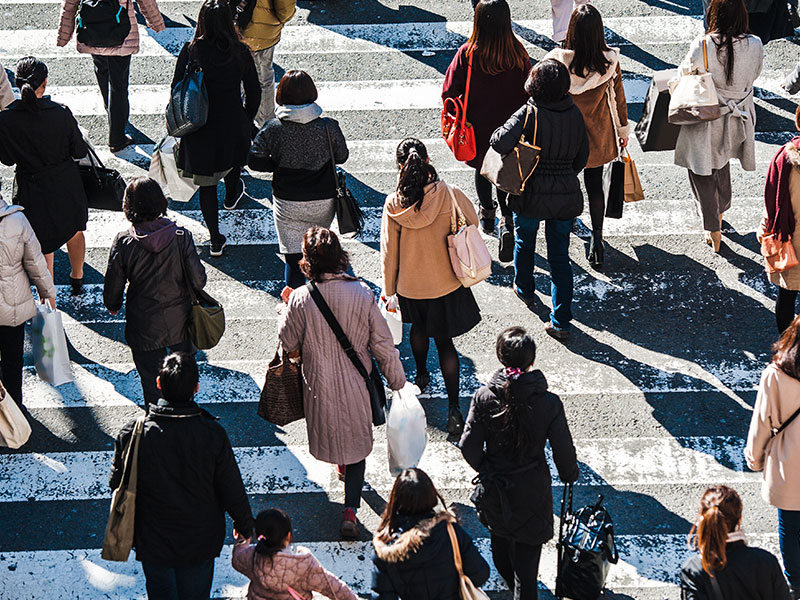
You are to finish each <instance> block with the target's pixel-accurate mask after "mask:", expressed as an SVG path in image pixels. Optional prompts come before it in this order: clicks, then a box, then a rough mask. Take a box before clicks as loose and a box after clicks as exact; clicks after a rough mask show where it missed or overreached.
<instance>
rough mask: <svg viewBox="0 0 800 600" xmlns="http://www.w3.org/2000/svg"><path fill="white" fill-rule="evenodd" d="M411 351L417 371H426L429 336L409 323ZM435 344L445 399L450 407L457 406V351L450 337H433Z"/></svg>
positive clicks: (458, 366)
mask: <svg viewBox="0 0 800 600" xmlns="http://www.w3.org/2000/svg"><path fill="white" fill-rule="evenodd" d="M409 337H410V340H411V353H412V354H413V355H414V362H415V363H416V364H417V373H420V372H423V371H427V370H428V368H427V362H428V347H429V344H430V338H429V337H428V336H427V332H424V331H420V330H419V328H417V327H415V326H414V325H413V324H412V325H411V333H410V334H409ZM433 341H434V343H435V344H436V351H437V352H438V353H439V367H440V368H441V369H442V378H443V379H444V387H445V390H447V400H448V402H449V403H450V406H451V407H454V406H458V394H459V390H458V375H459V368H460V365H459V361H458V351H457V350H456V347H455V345H453V339H452V338H433Z"/></svg>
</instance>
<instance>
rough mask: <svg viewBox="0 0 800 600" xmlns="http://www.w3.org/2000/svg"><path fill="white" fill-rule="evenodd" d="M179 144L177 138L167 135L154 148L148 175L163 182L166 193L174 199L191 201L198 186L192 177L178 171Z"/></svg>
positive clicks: (162, 186) (162, 185)
mask: <svg viewBox="0 0 800 600" xmlns="http://www.w3.org/2000/svg"><path fill="white" fill-rule="evenodd" d="M178 145H179V142H178V140H177V138H174V137H172V136H171V135H168V136H165V137H164V139H163V140H161V141H160V142H159V143H158V145H157V146H156V147H155V149H154V150H153V156H152V158H151V159H150V170H149V172H148V175H149V176H150V178H151V179H155V180H156V181H157V182H158V183H159V184H161V188H162V189H163V190H164V194H166V195H167V196H169V197H170V198H171V199H172V200H175V201H177V202H189V200H191V199H192V196H194V193H195V192H196V191H197V187H198V186H196V185H195V184H194V180H192V179H191V178H190V177H182V176H181V174H180V173H179V172H178V165H177V164H176V163H175V152H176V151H177V150H178Z"/></svg>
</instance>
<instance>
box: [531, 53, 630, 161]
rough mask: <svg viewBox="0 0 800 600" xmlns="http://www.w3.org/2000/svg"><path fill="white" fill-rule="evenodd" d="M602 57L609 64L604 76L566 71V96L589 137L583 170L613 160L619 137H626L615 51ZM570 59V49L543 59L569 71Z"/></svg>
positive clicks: (625, 108)
mask: <svg viewBox="0 0 800 600" xmlns="http://www.w3.org/2000/svg"><path fill="white" fill-rule="evenodd" d="M605 56H606V58H607V59H608V60H610V61H611V64H610V65H609V67H608V69H606V72H605V73H589V74H588V75H586V77H579V76H578V75H576V74H575V73H573V72H572V71H570V87H569V93H570V96H572V100H573V101H574V102H575V105H576V106H577V107H578V108H579V109H580V111H581V114H582V115H583V121H584V123H585V124H586V133H587V135H588V136H589V160H588V161H587V162H586V168H589V169H591V168H593V167H599V166H601V165H605V164H608V163H610V162H611V161H612V160H614V159H615V158H617V156H619V138H627V137H628V135H629V134H630V125H628V105H627V103H626V101H625V88H624V87H623V85H622V70H621V69H620V66H619V49H618V48H611V49H610V50H609V51H608V52H606V53H605ZM574 57H575V52H574V51H573V50H564V49H561V48H556V49H555V50H551V51H550V52H549V53H548V54H547V55H546V56H545V57H544V58H545V59H547V58H553V59H555V60H557V61H559V62H560V63H562V64H564V65H565V66H566V67H567V68H569V67H570V65H571V64H572V60H573V58H574ZM542 60H544V59H542Z"/></svg>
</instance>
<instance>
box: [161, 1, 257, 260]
mask: <svg viewBox="0 0 800 600" xmlns="http://www.w3.org/2000/svg"><path fill="white" fill-rule="evenodd" d="M198 67H199V68H200V69H202V70H203V73H204V82H205V86H206V90H207V91H208V119H207V120H206V124H205V125H204V126H203V127H201V128H200V129H198V130H197V131H195V132H193V133H190V134H189V135H186V136H183V137H182V138H181V146H180V150H179V152H178V156H177V157H176V162H177V165H178V169H180V170H181V171H182V172H183V174H184V175H185V176H187V177H193V178H194V183H195V184H196V185H198V186H200V192H199V194H200V210H201V212H202V213H203V219H204V220H205V222H206V227H208V233H209V235H210V238H211V240H210V244H211V248H210V251H209V254H210V255H211V256H221V255H222V251H223V249H224V248H225V243H226V241H227V240H226V238H225V236H224V235H222V233H220V230H219V213H218V208H219V204H218V201H217V183H219V181H220V179H224V181H225V200H224V202H223V206H224V207H225V208H226V209H228V210H232V209H234V208H236V206H237V205H238V204H239V201H240V200H241V199H242V197H243V196H244V193H245V188H244V181H242V178H241V176H240V171H241V168H242V167H243V166H244V165H245V164H246V163H247V153H248V151H249V150H250V139H251V133H252V129H253V118H254V117H255V115H256V112H257V111H258V106H259V103H260V101H261V84H260V83H259V82H258V75H257V73H256V67H255V64H254V63H253V56H252V54H250V49H249V48H248V47H247V46H246V45H245V44H244V43H243V42H242V41H241V37H240V35H239V32H238V31H237V29H236V27H235V26H234V24H233V16H232V14H231V9H230V7H229V5H228V3H227V2H226V1H225V0H206V1H205V2H204V3H203V6H202V7H201V8H200V14H199V15H198V17H197V27H196V28H195V31H194V37H193V38H192V41H191V42H189V43H187V44H185V45H184V46H183V48H182V49H181V53H180V54H179V55H178V62H177V64H176V65H175V75H174V76H173V78H172V87H175V85H177V84H178V82H180V81H181V80H182V79H183V77H184V75H185V74H186V72H187V69H193V68H198ZM242 89H244V103H243V102H242Z"/></svg>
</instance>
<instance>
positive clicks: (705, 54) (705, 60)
mask: <svg viewBox="0 0 800 600" xmlns="http://www.w3.org/2000/svg"><path fill="white" fill-rule="evenodd" d="M703 66H704V67H705V69H706V73H708V48H706V36H703Z"/></svg>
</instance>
